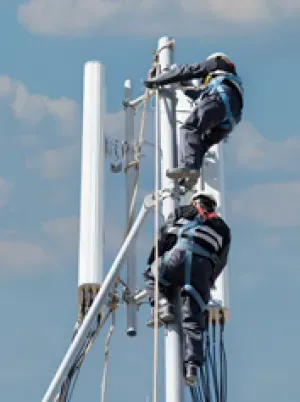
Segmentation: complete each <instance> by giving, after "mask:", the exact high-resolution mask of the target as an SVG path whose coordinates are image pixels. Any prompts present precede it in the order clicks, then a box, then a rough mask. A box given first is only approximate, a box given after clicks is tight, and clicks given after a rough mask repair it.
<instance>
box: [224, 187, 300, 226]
mask: <svg viewBox="0 0 300 402" xmlns="http://www.w3.org/2000/svg"><path fill="white" fill-rule="evenodd" d="M231 205H232V207H231V209H232V219H233V220H234V221H235V224H236V225H240V224H242V225H243V226H244V225H246V224H256V225H259V226H264V227H270V228H283V227H299V226H300V181H294V182H277V183H265V184H256V185H254V186H252V187H249V188H247V189H246V190H244V191H242V192H241V193H240V194H238V195H237V197H236V198H235V199H234V200H233V202H232V204H231Z"/></svg>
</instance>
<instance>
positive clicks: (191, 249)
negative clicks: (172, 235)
mask: <svg viewBox="0 0 300 402" xmlns="http://www.w3.org/2000/svg"><path fill="white" fill-rule="evenodd" d="M203 222H204V221H203V219H202V218H201V217H200V216H199V215H198V216H197V217H196V218H195V219H194V220H193V221H191V222H189V223H188V224H186V225H185V226H183V227H182V228H181V229H180V231H179V233H178V241H177V246H178V247H180V248H184V249H185V250H186V259H185V285H184V286H183V287H182V289H181V290H182V292H184V293H188V294H190V295H191V296H192V297H193V298H194V299H195V301H196V302H197V303H198V305H199V307H200V308H201V310H202V311H204V310H207V309H208V308H207V305H206V303H205V302H204V300H203V299H202V297H201V295H200V293H199V292H198V291H197V290H196V289H195V288H194V287H193V286H192V285H191V272H192V262H193V254H195V255H198V256H201V257H205V258H208V259H210V260H211V261H212V262H213V263H215V262H216V261H217V255H216V254H213V253H210V252H208V251H207V250H205V249H204V248H203V247H201V246H199V245H198V244H196V243H195V240H194V234H195V231H196V230H197V228H198V227H199V226H200V225H202V224H203ZM183 233H185V235H186V237H183Z"/></svg>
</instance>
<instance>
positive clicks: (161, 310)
mask: <svg viewBox="0 0 300 402" xmlns="http://www.w3.org/2000/svg"><path fill="white" fill-rule="evenodd" d="M158 315H159V318H160V320H161V321H162V322H164V323H169V322H172V321H174V319H175V311H174V305H173V304H171V303H169V301H168V299H166V298H162V299H160V300H159V303H158Z"/></svg>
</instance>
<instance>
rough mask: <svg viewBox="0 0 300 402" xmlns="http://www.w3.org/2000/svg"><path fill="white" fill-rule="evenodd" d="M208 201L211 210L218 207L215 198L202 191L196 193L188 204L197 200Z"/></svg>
mask: <svg viewBox="0 0 300 402" xmlns="http://www.w3.org/2000/svg"><path fill="white" fill-rule="evenodd" d="M201 199H202V200H203V201H209V202H210V203H211V204H212V207H213V209H215V208H216V207H217V205H218V203H217V200H216V198H215V197H214V196H213V195H212V194H209V193H205V192H203V191H199V192H198V193H196V194H194V195H193V196H192V197H191V199H190V203H192V202H193V201H197V200H201Z"/></svg>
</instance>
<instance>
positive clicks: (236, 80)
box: [200, 73, 244, 130]
mask: <svg viewBox="0 0 300 402" xmlns="http://www.w3.org/2000/svg"><path fill="white" fill-rule="evenodd" d="M226 81H230V82H231V83H232V84H233V85H234V86H235V87H236V89H237V90H238V91H239V93H240V95H241V96H243V94H244V89H243V84H242V80H241V79H240V77H238V76H237V75H233V74H226V73H224V74H222V75H220V76H217V77H214V78H212V79H211V81H210V82H209V83H208V85H207V88H205V89H204V91H203V92H202V93H201V95H200V99H201V98H202V96H204V95H205V94H210V93H212V92H213V91H217V92H218V93H219V95H220V97H221V99H222V101H223V103H224V106H225V110H226V117H225V119H224V120H223V122H222V123H221V124H220V125H219V127H220V128H223V129H225V130H233V128H234V126H235V125H236V124H237V123H238V120H237V119H236V118H235V117H234V116H233V114H232V110H231V107H230V102H229V97H228V94H227V92H226V91H225V90H224V87H223V85H224V84H225V85H226Z"/></svg>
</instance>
